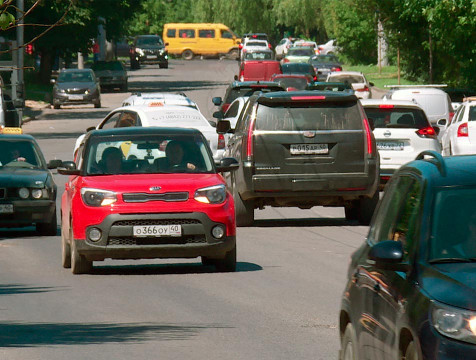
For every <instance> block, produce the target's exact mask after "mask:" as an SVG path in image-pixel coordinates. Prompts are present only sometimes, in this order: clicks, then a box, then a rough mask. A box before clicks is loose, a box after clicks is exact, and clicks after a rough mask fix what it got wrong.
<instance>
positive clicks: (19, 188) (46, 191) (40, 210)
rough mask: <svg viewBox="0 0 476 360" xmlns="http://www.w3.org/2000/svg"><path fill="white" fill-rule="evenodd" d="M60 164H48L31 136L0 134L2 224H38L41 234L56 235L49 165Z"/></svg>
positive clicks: (0, 214) (54, 193) (52, 162)
mask: <svg viewBox="0 0 476 360" xmlns="http://www.w3.org/2000/svg"><path fill="white" fill-rule="evenodd" d="M6 129H7V130H8V128H6ZM19 130H20V129H19ZM59 164H60V163H58V161H56V163H55V161H54V160H53V161H51V162H50V164H48V165H47V164H46V162H45V159H44V157H43V154H42V153H41V150H40V148H39V146H38V144H37V143H36V141H35V140H34V138H33V137H32V136H30V135H10V134H1V135H0V227H24V226H30V225H32V224H35V225H36V229H37V230H38V232H40V233H41V234H42V235H56V227H57V226H56V184H55V183H54V181H53V176H52V175H51V172H50V171H49V170H48V168H54V167H57V166H58V165H59Z"/></svg>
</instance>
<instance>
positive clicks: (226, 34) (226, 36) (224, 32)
mask: <svg viewBox="0 0 476 360" xmlns="http://www.w3.org/2000/svg"><path fill="white" fill-rule="evenodd" d="M221 37H222V38H223V39H233V34H232V33H231V32H229V31H227V30H221Z"/></svg>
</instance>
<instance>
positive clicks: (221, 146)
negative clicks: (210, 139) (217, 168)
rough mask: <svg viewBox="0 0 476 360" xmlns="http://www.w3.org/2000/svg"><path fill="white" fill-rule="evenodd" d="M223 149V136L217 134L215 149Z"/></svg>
mask: <svg viewBox="0 0 476 360" xmlns="http://www.w3.org/2000/svg"><path fill="white" fill-rule="evenodd" d="M224 148H225V135H223V134H218V145H217V149H218V150H221V149H224Z"/></svg>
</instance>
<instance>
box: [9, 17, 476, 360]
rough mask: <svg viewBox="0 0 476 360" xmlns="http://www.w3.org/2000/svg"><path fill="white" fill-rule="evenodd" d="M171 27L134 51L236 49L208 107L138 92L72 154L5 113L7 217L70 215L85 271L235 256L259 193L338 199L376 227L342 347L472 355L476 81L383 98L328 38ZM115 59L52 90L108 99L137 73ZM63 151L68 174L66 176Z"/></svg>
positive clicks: (356, 275)
mask: <svg viewBox="0 0 476 360" xmlns="http://www.w3.org/2000/svg"><path fill="white" fill-rule="evenodd" d="M212 25H213V26H212ZM219 35H220V36H221V40H222V41H221V43H220V46H221V47H220V48H219V49H214V50H211V49H208V50H207V49H205V50H203V49H202V50H200V46H199V45H196V47H195V48H193V49H192V48H187V45H186V44H189V43H190V41H188V42H187V41H185V39H194V38H198V39H200V38H201V39H202V40H203V41H205V40H204V39H210V38H212V39H213V38H215V37H216V36H219ZM163 39H164V40H163ZM163 39H162V38H161V37H160V36H158V35H155V36H153V37H152V36H151V37H140V36H139V37H137V38H136V39H135V42H134V46H133V48H131V58H130V64H129V65H130V68H131V69H137V68H140V67H141V66H144V67H145V66H152V65H158V67H157V69H159V68H164V69H168V68H169V59H168V55H167V54H168V53H170V54H175V55H180V56H181V57H182V58H183V59H184V60H192V59H193V58H194V57H195V56H202V55H208V56H209V55H213V54H216V55H217V56H220V57H225V56H226V57H228V58H231V59H234V61H236V62H237V63H238V65H237V66H236V73H235V74H234V78H235V80H234V81H229V84H228V87H227V89H226V91H225V93H223V94H222V96H219V97H217V96H215V97H212V98H210V99H208V101H209V104H211V105H213V106H215V107H216V108H215V111H214V113H213V118H214V119H207V118H206V116H204V115H203V113H202V112H201V110H200V108H199V106H198V105H197V103H196V102H195V101H194V100H193V99H191V98H189V97H187V95H186V94H184V93H182V92H171V91H165V92H140V93H133V94H131V95H130V96H124V99H123V100H122V106H121V107H117V108H116V109H113V110H112V111H110V112H109V113H108V114H107V115H106V116H105V117H104V118H102V119H99V122H98V123H97V125H96V126H95V127H91V128H88V129H87V132H85V133H84V134H82V135H80V136H79V137H78V138H77V139H76V140H75V143H74V144H73V146H71V149H70V157H69V158H66V159H61V160H58V159H54V160H51V161H49V162H46V161H45V159H44V156H43V155H42V151H41V149H40V147H39V146H38V143H37V142H36V141H35V139H34V138H33V137H32V136H30V135H25V134H22V130H21V128H18V127H9V126H5V125H8V124H7V123H6V122H4V123H3V124H2V134H1V135H0V149H4V150H1V151H0V213H1V215H2V216H1V220H0V226H1V227H11V228H18V227H23V226H31V225H35V226H36V230H37V231H38V232H39V233H40V234H41V235H55V234H56V230H57V227H59V228H60V229H61V251H60V253H61V263H62V266H63V267H64V268H71V271H72V273H73V274H85V273H91V272H94V266H96V265H98V264H100V263H101V262H103V261H104V260H106V259H113V260H121V259H153V258H172V259H175V258H200V260H201V262H202V264H203V265H204V266H213V268H214V269H215V270H216V271H217V272H234V271H235V270H236V268H237V251H238V252H239V246H240V239H239V236H237V230H236V227H250V226H253V224H255V221H256V220H255V219H256V216H257V214H259V212H260V211H262V210H263V209H265V208H269V207H273V208H291V207H292V208H299V209H311V208H313V207H315V206H324V207H336V208H337V207H338V208H342V209H343V211H344V214H345V220H346V221H347V222H348V223H355V224H359V225H369V228H368V234H367V236H366V238H365V241H364V242H363V243H362V244H361V246H360V247H359V248H358V249H357V250H356V251H355V252H354V253H353V254H352V256H351V260H350V263H349V265H348V271H347V279H346V281H345V282H343V283H342V284H341V285H342V289H343V292H342V297H341V299H335V301H336V302H337V301H340V304H341V305H340V311H339V313H338V314H336V319H337V324H338V333H339V336H340V338H339V341H340V344H341V347H340V350H339V357H340V358H341V359H400V360H401V359H471V358H474V357H475V355H474V354H476V304H475V301H474V299H475V298H474V292H475V290H476V284H475V283H474V280H473V278H474V276H472V275H474V272H475V270H476V266H475V263H476V230H475V229H476V209H474V205H473V204H474V202H475V201H476V176H475V175H476V155H475V154H476V135H474V136H475V139H473V135H472V131H475V134H476V128H474V129H473V126H472V125H473V124H472V122H473V120H476V98H475V97H467V98H464V99H463V101H462V102H461V103H458V104H456V103H452V101H451V99H450V96H449V95H448V94H447V93H446V92H445V91H444V86H441V85H415V86H393V87H391V88H390V90H389V91H388V92H387V93H385V94H384V96H383V98H373V92H372V90H373V89H372V88H373V87H374V84H373V83H371V82H369V81H368V80H367V79H366V78H365V76H364V75H363V74H362V73H358V72H350V71H345V68H344V67H343V66H342V65H341V64H340V62H339V60H338V47H336V46H334V45H333V43H327V44H325V46H320V45H318V44H316V43H313V42H309V41H303V40H299V39H294V41H292V39H288V38H286V39H283V40H282V41H281V42H280V43H279V44H278V46H277V47H276V48H275V49H273V47H272V46H271V45H270V43H269V42H268V40H267V36H266V34H260V33H256V34H253V33H250V34H246V35H245V36H244V37H243V38H242V39H238V38H237V37H236V35H235V34H233V33H232V32H231V30H229V29H228V28H227V27H225V26H224V25H221V24H208V26H207V25H206V24H166V26H165V27H164V36H163ZM198 43H199V42H197V44H198ZM132 50H133V51H132ZM277 59H280V60H277ZM118 64H119V65H120V66H119V65H117V63H116V65H114V68H115V69H116V70H117V71H118V73H117V74H115V75H113V76H111V77H110V78H108V77H107V76H105V75H104V74H103V75H101V73H100V71H104V69H105V68H107V67H108V66H111V67H112V64H98V66H97V67H96V68H93V69H92V70H91V69H86V70H78V69H65V70H62V71H61V72H60V73H59V76H58V78H57V79H56V80H53V82H54V85H55V86H54V90H53V91H54V93H53V98H52V99H53V101H52V106H53V108H54V109H56V110H58V111H59V112H60V111H64V110H65V109H66V108H67V107H68V106H69V105H71V104H74V105H80V104H89V103H91V104H93V105H94V107H96V108H100V107H101V91H102V90H103V89H104V88H106V87H110V88H111V89H112V90H114V89H119V90H120V91H126V90H127V89H128V79H127V73H126V74H125V75H124V73H125V69H124V66H123V64H122V63H120V62H119V63H118ZM171 64H172V61H171ZM157 71H166V70H157ZM167 71H174V70H173V69H169V70H167ZM79 83H81V87H79V86H78V85H77V84H79ZM455 107H456V108H455ZM455 155H464V156H455ZM53 169H57V171H58V173H59V174H61V175H64V176H65V177H67V180H66V185H65V191H64V192H63V193H62V194H57V186H56V184H55V182H54V181H53V177H52V173H51V170H53ZM12 184H15V186H12ZM57 196H58V200H59V201H60V203H61V207H60V209H58V211H57V209H56V198H57ZM57 219H59V220H60V223H57ZM237 249H238V250H237Z"/></svg>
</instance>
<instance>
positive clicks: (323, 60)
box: [311, 55, 339, 64]
mask: <svg viewBox="0 0 476 360" xmlns="http://www.w3.org/2000/svg"><path fill="white" fill-rule="evenodd" d="M338 62H339V59H337V57H336V56H335V55H316V56H313V57H312V58H311V63H312V64H328V63H338Z"/></svg>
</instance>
